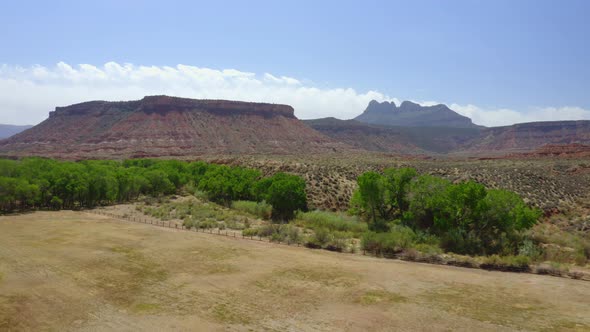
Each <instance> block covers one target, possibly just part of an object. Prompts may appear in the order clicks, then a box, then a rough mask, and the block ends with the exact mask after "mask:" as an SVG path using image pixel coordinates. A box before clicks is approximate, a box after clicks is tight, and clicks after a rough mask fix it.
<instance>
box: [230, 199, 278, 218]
mask: <svg viewBox="0 0 590 332" xmlns="http://www.w3.org/2000/svg"><path fill="white" fill-rule="evenodd" d="M231 207H232V209H235V210H238V211H242V212H246V213H249V214H251V215H254V216H256V217H258V218H260V219H265V220H268V219H270V216H271V212H272V206H271V205H270V204H268V203H266V202H264V201H262V202H253V201H234V202H232V205H231Z"/></svg>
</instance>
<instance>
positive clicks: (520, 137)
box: [305, 100, 590, 156]
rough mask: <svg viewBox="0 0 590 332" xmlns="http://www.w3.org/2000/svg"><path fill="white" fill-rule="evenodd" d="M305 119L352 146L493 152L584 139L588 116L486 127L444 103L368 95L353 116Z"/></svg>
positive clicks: (589, 137) (589, 130) (588, 137)
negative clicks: (397, 102) (360, 110)
mask: <svg viewBox="0 0 590 332" xmlns="http://www.w3.org/2000/svg"><path fill="white" fill-rule="evenodd" d="M305 122H306V124H308V125H309V126H310V127H312V128H313V129H315V130H317V131H319V132H321V133H323V134H325V135H326V136H329V137H332V138H333V139H335V140H338V141H341V142H344V143H346V144H348V145H351V146H354V147H356V148H359V149H364V150H370V151H379V152H389V153H402V154H420V153H424V154H454V155H462V156H485V155H489V156H498V155H503V154H513V153H528V152H532V151H535V150H536V149H539V148H541V147H543V146H545V145H547V144H550V145H557V146H559V145H564V146H568V145H571V144H582V145H583V144H586V145H587V144H590V121H585V120H581V121H547V122H531V123H519V124H514V125H511V126H502V127H490V128H486V127H482V126H477V125H475V124H473V122H471V120H470V119H469V118H467V117H464V116H462V115H459V114H457V113H456V112H454V111H453V110H451V109H449V108H448V107H447V106H445V105H442V104H441V105H435V106H420V105H418V104H415V103H412V102H408V101H404V102H403V103H402V104H401V105H400V106H399V107H397V106H396V105H395V103H393V102H382V103H379V102H377V101H375V100H373V101H371V102H370V103H369V105H368V106H367V108H366V110H365V111H364V112H363V113H362V114H361V115H359V116H357V117H356V118H355V119H354V120H338V119H335V118H324V119H316V120H306V121H305ZM553 150H556V149H555V148H554V149H553ZM557 150H559V149H557ZM538 155H543V154H542V153H539V154H538ZM545 155H548V154H545Z"/></svg>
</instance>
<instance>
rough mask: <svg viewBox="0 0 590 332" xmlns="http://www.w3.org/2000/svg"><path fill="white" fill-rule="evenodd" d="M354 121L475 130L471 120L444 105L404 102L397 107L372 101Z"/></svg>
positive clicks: (388, 103)
mask: <svg viewBox="0 0 590 332" xmlns="http://www.w3.org/2000/svg"><path fill="white" fill-rule="evenodd" d="M355 120H358V121H360V122H364V123H369V124H377V125H386V126H401V127H451V128H476V127H478V126H477V125H475V124H473V122H471V119H469V118H468V117H465V116H463V115H460V114H458V113H456V112H455V111H453V110H451V109H450V108H448V107H447V106H446V105H443V104H439V105H434V106H421V105H418V104H416V103H412V102H410V101H404V102H403V103H402V104H401V105H400V106H399V107H397V106H396V105H395V103H394V102H391V103H390V102H382V103H379V102H377V101H375V100H372V101H371V102H370V103H369V106H367V108H366V109H365V111H364V112H363V113H362V114H361V115H359V116H357V117H356V118H355Z"/></svg>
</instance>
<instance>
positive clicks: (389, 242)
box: [361, 226, 415, 256]
mask: <svg viewBox="0 0 590 332" xmlns="http://www.w3.org/2000/svg"><path fill="white" fill-rule="evenodd" d="M414 239H415V234H414V232H413V231H412V230H411V229H410V228H408V227H404V226H396V227H394V228H393V229H392V230H391V231H389V232H387V233H377V232H371V231H369V232H365V233H364V234H363V236H362V238H361V247H362V248H363V249H364V250H366V251H368V252H371V253H373V254H375V255H383V256H394V255H396V254H398V253H400V252H401V251H403V250H404V249H408V248H410V247H411V246H412V244H413V242H414Z"/></svg>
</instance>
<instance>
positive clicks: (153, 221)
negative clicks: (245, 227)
mask: <svg viewBox="0 0 590 332" xmlns="http://www.w3.org/2000/svg"><path fill="white" fill-rule="evenodd" d="M88 212H90V213H94V214H98V215H101V216H106V217H110V218H113V219H119V220H125V221H130V222H135V223H139V224H145V225H152V226H157V227H163V228H169V229H175V230H178V231H186V232H191V233H204V234H212V235H219V236H225V237H230V238H235V239H244V240H251V241H257V242H268V243H275V244H283V245H288V246H297V247H300V246H301V243H299V242H291V241H280V240H278V241H273V240H272V239H271V238H269V237H261V236H258V235H244V234H243V233H242V232H236V231H234V230H227V229H225V230H222V229H219V228H198V227H191V228H188V227H185V226H184V225H179V224H178V223H176V222H173V221H163V220H157V219H152V218H147V217H145V216H144V217H143V218H142V217H137V216H126V215H118V214H115V213H110V212H107V211H101V210H92V211H88ZM363 254H364V252H363Z"/></svg>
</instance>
